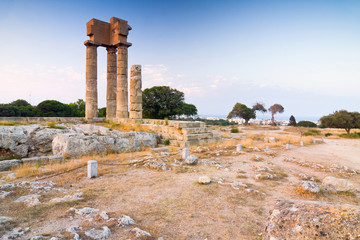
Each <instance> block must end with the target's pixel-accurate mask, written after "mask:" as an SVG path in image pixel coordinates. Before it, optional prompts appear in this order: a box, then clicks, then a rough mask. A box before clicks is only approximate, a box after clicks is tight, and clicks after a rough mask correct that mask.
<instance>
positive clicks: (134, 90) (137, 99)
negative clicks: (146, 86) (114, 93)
mask: <svg viewBox="0 0 360 240" xmlns="http://www.w3.org/2000/svg"><path fill="white" fill-rule="evenodd" d="M130 118H132V119H141V118H142V91H141V65H132V66H131V70H130Z"/></svg>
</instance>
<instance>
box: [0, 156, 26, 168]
mask: <svg viewBox="0 0 360 240" xmlns="http://www.w3.org/2000/svg"><path fill="white" fill-rule="evenodd" d="M20 164H21V160H18V159H12V160H4V161H0V171H7V170H9V169H10V168H12V167H16V166H17V165H20Z"/></svg>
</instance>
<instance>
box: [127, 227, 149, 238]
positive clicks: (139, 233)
mask: <svg viewBox="0 0 360 240" xmlns="http://www.w3.org/2000/svg"><path fill="white" fill-rule="evenodd" d="M130 232H134V233H135V234H136V237H145V236H148V237H151V234H150V233H148V232H146V231H144V230H141V229H140V228H133V229H131V230H130Z"/></svg>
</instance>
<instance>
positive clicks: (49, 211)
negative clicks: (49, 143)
mask: <svg viewBox="0 0 360 240" xmlns="http://www.w3.org/2000/svg"><path fill="white" fill-rule="evenodd" d="M249 132H250V131H249ZM251 132H261V130H256V131H251ZM278 132H281V130H279V131H278ZM271 134H272V132H268V133H267V135H269V136H271ZM198 150H199V151H195V149H192V151H191V154H194V155H195V156H197V157H199V164H198V165H195V166H186V165H184V164H183V165H181V164H179V163H178V162H175V160H180V159H181V154H180V152H179V150H178V151H174V152H172V153H171V155H169V156H161V155H160V154H152V157H153V160H154V161H155V160H156V161H157V162H164V163H165V164H166V165H167V166H168V167H170V168H171V170H165V171H164V170H161V169H156V168H155V169H154V168H148V167H145V166H143V165H141V164H137V165H136V166H126V165H113V166H110V165H101V164H99V169H100V170H99V172H100V174H99V175H100V176H99V177H98V178H96V179H87V178H86V177H85V170H86V169H85V168H83V169H78V170H76V171H73V172H71V173H65V174H63V175H60V176H55V177H50V178H48V179H46V180H47V181H53V182H55V183H57V184H58V185H59V186H61V187H64V188H66V189H68V190H69V191H70V192H74V191H76V190H80V191H82V192H84V195H85V197H84V200H81V201H74V202H68V203H60V204H55V205H46V204H43V205H41V206H42V207H41V206H40V207H39V206H37V207H33V208H26V207H24V205H22V204H14V203H12V202H11V201H13V200H15V199H17V198H18V197H19V196H22V195H26V194H28V193H29V192H27V191H26V190H24V189H16V190H14V193H13V194H12V195H10V196H8V197H6V198H5V199H0V204H1V208H0V215H2V216H11V217H13V218H14V222H15V223H14V225H17V226H21V227H30V229H31V233H29V234H27V235H26V237H24V239H26V238H27V237H29V236H34V235H38V234H44V233H46V234H48V235H49V236H50V235H51V236H61V235H62V236H63V239H68V238H67V236H69V235H67V234H68V233H66V229H67V228H69V227H71V226H74V225H81V226H83V227H84V229H89V228H92V227H95V228H97V229H99V228H100V227H101V226H104V225H108V226H109V227H110V229H111V232H112V234H111V236H110V238H109V239H136V237H135V235H134V233H133V232H129V230H130V229H132V228H133V227H134V226H129V227H126V228H122V227H118V226H116V225H114V224H110V223H106V222H105V221H102V220H98V221H97V220H94V221H93V222H84V221H82V220H81V219H79V218H76V217H72V216H70V215H69V214H68V213H66V211H67V210H68V209H69V208H70V207H76V208H81V207H93V208H97V209H100V210H104V211H107V212H109V214H110V216H114V217H115V216H117V217H119V216H121V215H122V214H126V215H129V216H130V217H132V218H133V219H134V220H135V222H136V225H135V226H136V227H139V228H140V229H142V230H145V231H147V232H149V233H151V235H152V237H148V238H143V239H157V238H158V237H163V238H164V239H208V240H210V239H261V236H262V232H263V231H264V228H265V224H266V218H267V216H268V212H269V210H271V208H272V207H273V206H274V204H275V202H276V200H279V199H307V200H316V201H327V202H337V203H347V204H353V205H359V204H360V199H359V198H358V197H357V196H356V195H353V194H330V193H324V192H322V193H320V194H304V193H301V192H299V191H297V186H298V184H299V183H300V182H301V177H300V176H299V174H300V173H304V174H306V175H308V176H311V177H314V179H316V180H317V181H319V184H320V182H321V180H322V179H323V178H324V177H326V176H329V175H331V176H335V177H340V178H345V179H347V180H348V181H350V182H352V183H353V184H354V185H356V187H358V188H360V174H356V173H355V174H351V173H349V172H346V171H343V170H341V171H340V170H336V169H335V170H334V169H333V168H334V164H337V165H339V166H340V165H341V166H342V167H343V166H345V167H347V168H346V169H356V170H360V158H359V157H358V156H360V140H348V139H346V140H345V139H326V140H325V143H321V144H312V145H308V146H305V147H300V146H291V148H290V150H286V149H284V148H283V147H279V148H275V149H272V150H271V152H270V153H269V152H265V151H250V150H249V149H248V150H247V151H244V152H243V153H241V154H239V153H234V151H235V146H228V145H226V146H223V145H221V144H220V145H217V146H211V147H209V148H204V147H203V148H201V149H198ZM200 150H202V151H201V152H200ZM136 159H142V158H141V157H137V158H136ZM289 159H290V160H291V161H289ZM129 160H134V158H130V159H122V160H116V157H115V158H112V159H109V161H108V162H109V163H110V162H111V163H114V164H116V163H119V162H124V161H127V162H128V161H129ZM211 161H216V162H218V163H219V164H214V162H211ZM174 163H175V164H174ZM303 163H307V164H305V165H304V164H303ZM316 164H321V165H320V167H319V166H317V165H316ZM44 167H46V166H44ZM264 169H265V170H264ZM329 169H333V170H332V172H331V171H330V170H329ZM341 169H343V168H341ZM259 173H262V174H266V173H270V174H272V175H273V176H274V178H273V179H256V178H255V176H256V175H257V174H259ZM359 173H360V172H359ZM203 175H206V176H209V177H210V178H211V179H212V183H211V184H209V185H200V184H199V183H198V182H197V180H198V178H199V177H200V176H203ZM24 180H27V181H34V180H36V178H34V177H24V178H19V179H16V180H11V181H10V182H15V183H16V182H20V181H24ZM219 182H220V183H219ZM231 183H241V184H246V185H247V186H246V187H243V186H234V188H233V187H232V186H231V185H230V184H231ZM236 188H238V189H236ZM252 190H257V191H258V192H257V191H252ZM64 195H65V193H48V194H42V196H41V198H39V199H40V200H41V201H42V202H46V201H48V200H49V199H51V198H53V197H54V196H64ZM29 209H30V210H29ZM80 235H81V236H82V239H87V238H86V237H85V236H84V235H83V232H82V233H80Z"/></svg>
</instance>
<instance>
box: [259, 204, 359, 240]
mask: <svg viewBox="0 0 360 240" xmlns="http://www.w3.org/2000/svg"><path fill="white" fill-rule="evenodd" d="M359 226H360V207H359V206H352V205H338V204H334V203H325V202H312V201H300V200H281V201H278V202H277V203H276V205H275V208H274V209H273V210H272V211H271V212H270V216H269V217H268V220H267V224H266V228H265V238H264V239H265V240H270V239H271V240H281V239H287V240H295V239H357V238H358V236H359V235H360V227H359Z"/></svg>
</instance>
